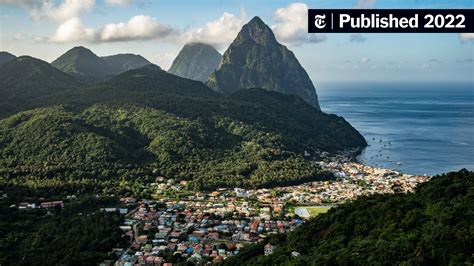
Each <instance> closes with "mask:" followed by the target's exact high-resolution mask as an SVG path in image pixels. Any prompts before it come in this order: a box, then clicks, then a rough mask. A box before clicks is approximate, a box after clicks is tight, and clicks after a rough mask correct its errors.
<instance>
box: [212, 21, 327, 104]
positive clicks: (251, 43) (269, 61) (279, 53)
mask: <svg viewBox="0 0 474 266" xmlns="http://www.w3.org/2000/svg"><path fill="white" fill-rule="evenodd" d="M207 84H208V85H209V87H211V88H213V89H215V90H216V91H219V92H221V93H223V94H225V95H229V94H231V93H232V92H235V91H237V90H239V89H249V88H263V89H266V90H270V91H275V92H280V93H285V94H295V95H297V96H299V97H300V98H301V99H303V100H304V101H306V102H307V103H309V104H311V105H313V106H314V107H315V108H317V109H319V103H318V97H317V95H316V90H315V88H314V86H313V83H312V81H311V79H310V78H309V76H308V74H307V73H306V71H305V70H304V69H303V67H302V66H301V65H300V63H299V62H298V60H297V59H296V57H295V56H294V54H293V53H292V52H291V51H290V50H288V49H287V48H286V47H285V46H283V45H281V44H279V43H278V41H277V40H276V39H275V36H274V34H273V32H272V30H271V29H270V28H269V27H268V26H267V25H265V23H264V22H263V21H262V20H261V19H260V18H259V17H254V18H253V19H252V20H251V21H250V22H249V23H247V24H246V25H244V26H243V28H242V30H241V31H240V32H239V34H238V35H237V37H236V39H235V40H234V41H233V42H232V44H231V45H230V46H229V48H228V49H227V50H226V52H225V53H224V55H223V57H222V60H221V62H220V64H219V67H218V68H217V70H216V71H215V72H214V73H213V74H211V76H210V77H209V80H208V81H207Z"/></svg>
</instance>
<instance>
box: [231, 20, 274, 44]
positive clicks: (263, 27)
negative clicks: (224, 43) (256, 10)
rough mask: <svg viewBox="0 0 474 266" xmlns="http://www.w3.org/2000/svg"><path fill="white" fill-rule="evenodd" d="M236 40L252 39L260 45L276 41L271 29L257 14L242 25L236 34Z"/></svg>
mask: <svg viewBox="0 0 474 266" xmlns="http://www.w3.org/2000/svg"><path fill="white" fill-rule="evenodd" d="M237 40H240V41H246V40H253V41H255V42H256V43H259V44H262V45H266V44H273V43H277V40H276V39H275V35H274V34H273V31H272V29H270V27H269V26H268V25H267V24H265V22H263V20H262V19H261V18H259V17H257V16H255V17H253V18H252V19H251V20H250V21H249V22H248V23H247V24H245V25H244V26H243V27H242V30H241V31H240V32H239V35H238V36H237Z"/></svg>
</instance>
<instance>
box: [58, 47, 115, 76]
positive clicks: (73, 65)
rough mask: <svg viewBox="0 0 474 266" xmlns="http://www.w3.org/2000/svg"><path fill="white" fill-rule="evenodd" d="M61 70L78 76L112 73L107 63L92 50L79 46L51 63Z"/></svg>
mask: <svg viewBox="0 0 474 266" xmlns="http://www.w3.org/2000/svg"><path fill="white" fill-rule="evenodd" d="M51 65H52V66H54V67H56V68H58V69H59V70H61V71H63V72H66V73H70V74H78V75H108V74H112V73H110V72H111V71H110V69H109V65H108V64H107V62H106V61H105V60H104V59H102V58H100V57H98V56H97V55H96V54H94V53H93V52H92V51H91V50H89V49H87V48H85V47H82V46H77V47H74V48H72V49H71V50H69V51H67V52H66V53H64V54H63V55H61V56H60V57H59V58H57V59H56V60H54V61H53V62H52V63H51Z"/></svg>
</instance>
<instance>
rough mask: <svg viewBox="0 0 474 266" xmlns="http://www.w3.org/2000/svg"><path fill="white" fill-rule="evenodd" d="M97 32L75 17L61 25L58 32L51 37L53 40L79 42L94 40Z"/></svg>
mask: <svg viewBox="0 0 474 266" xmlns="http://www.w3.org/2000/svg"><path fill="white" fill-rule="evenodd" d="M95 39H96V33H95V30H94V29H87V28H86V27H85V26H84V23H82V21H81V19H80V18H78V17H73V18H71V19H69V20H67V21H66V22H64V23H63V24H61V25H60V26H59V28H58V29H57V30H56V33H55V34H54V36H53V37H51V39H50V41H52V42H77V41H94V40H95Z"/></svg>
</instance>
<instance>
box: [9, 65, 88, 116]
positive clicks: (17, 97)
mask: <svg viewBox="0 0 474 266" xmlns="http://www.w3.org/2000/svg"><path fill="white" fill-rule="evenodd" d="M79 85H80V84H79V83H78V82H77V81H76V80H75V79H74V78H72V77H71V76H69V75H67V74H66V73H64V72H62V71H60V70H58V69H56V68H55V67H52V66H51V65H50V64H48V63H47V62H45V61H43V60H40V59H36V58H33V57H30V56H20V57H17V58H15V59H13V60H11V61H9V62H7V63H5V64H3V65H1V66H0V95H1V96H2V97H1V98H0V118H2V117H6V116H8V115H12V114H14V113H16V112H19V111H24V110H28V109H31V108H35V107H40V106H43V105H42V104H41V102H42V99H44V98H48V97H52V95H55V94H57V93H60V92H65V91H68V92H70V91H73V90H75V89H77V88H78V87H79Z"/></svg>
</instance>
